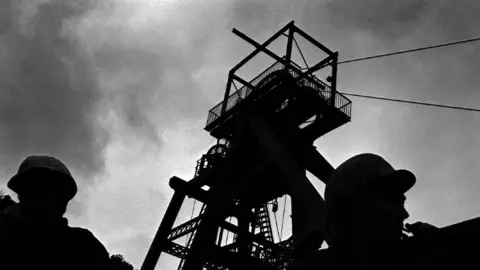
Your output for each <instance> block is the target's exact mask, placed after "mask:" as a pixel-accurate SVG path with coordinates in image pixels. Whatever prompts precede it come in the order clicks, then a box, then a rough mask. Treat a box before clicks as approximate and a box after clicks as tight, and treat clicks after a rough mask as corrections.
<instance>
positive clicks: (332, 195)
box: [325, 154, 416, 248]
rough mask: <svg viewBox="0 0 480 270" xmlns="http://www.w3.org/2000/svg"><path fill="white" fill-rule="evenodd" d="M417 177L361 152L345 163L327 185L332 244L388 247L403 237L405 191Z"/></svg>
mask: <svg viewBox="0 0 480 270" xmlns="http://www.w3.org/2000/svg"><path fill="white" fill-rule="evenodd" d="M415 181H416V180H415V176H414V175H413V173H411V172H409V171H406V170H395V169H393V167H392V166H391V165H390V164H389V163H388V162H387V161H385V159H383V158H382V157H380V156H378V155H374V154H360V155H357V156H354V157H352V158H350V159H348V160H347V161H345V162H344V163H343V164H341V165H340V166H339V167H338V168H337V169H336V170H335V171H334V172H333V174H332V175H331V177H330V179H329V180H328V182H327V185H326V188H325V201H326V204H327V230H328V232H329V235H328V240H329V245H332V246H333V245H337V246H338V245H342V243H345V244H347V243H350V242H351V241H362V242H368V243H364V244H365V245H368V244H372V245H378V246H379V248H382V247H383V248H386V247H387V246H388V245H394V244H395V243H398V241H400V240H401V237H402V229H403V222H404V220H405V219H407V218H408V212H407V211H406V210H405V207H404V202H405V195H404V194H405V192H407V191H408V190H409V189H410V188H411V187H412V186H413V185H414V184H415Z"/></svg>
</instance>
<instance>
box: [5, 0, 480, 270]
mask: <svg viewBox="0 0 480 270" xmlns="http://www.w3.org/2000/svg"><path fill="white" fill-rule="evenodd" d="M479 11H480V2H478V1H477V0H457V1H453V0H450V1H448V0H415V1H414V0H401V1H400V0H399V1H381V0H336V1H328V0H317V1H307V0H295V1H294V0H277V1H266V0H264V1H260V0H258V1H253V0H201V1H200V0H182V1H178V0H69V1H59V0H57V1H55V0H0V168H1V172H0V173H1V176H2V178H1V179H3V180H1V183H0V187H3V188H5V186H6V182H7V181H8V179H9V177H11V176H12V175H13V174H14V172H15V170H16V169H17V166H18V165H19V163H20V162H21V160H22V158H24V157H25V156H27V155H29V154H36V153H46V154H51V155H55V156H57V157H59V158H60V159H62V160H64V161H65V163H67V165H68V166H69V167H70V168H71V170H72V171H73V173H74V175H75V177H76V179H77V181H78V183H79V186H80V192H79V194H78V196H77V197H76V199H75V200H74V201H73V202H72V203H71V205H70V207H69V209H68V217H69V219H70V223H71V224H72V225H74V226H85V227H87V228H89V229H91V230H92V231H93V232H94V233H95V235H97V237H98V238H99V239H100V240H101V241H102V242H103V243H104V244H105V246H106V247H107V248H108V249H109V251H110V252H111V253H122V254H124V255H125V257H126V258H127V259H128V260H129V261H131V262H132V263H133V264H134V265H135V266H137V267H140V265H141V263H142V261H143V259H144V257H145V254H146V250H147V249H148V246H149V244H150V242H151V239H152V237H153V235H154V233H155V230H156V227H157V226H158V224H159V222H160V220H161V218H162V215H163V213H164V211H165V208H166V206H167V204H168V202H169V199H170V197H171V195H172V191H171V190H170V189H169V187H168V179H169V178H170V177H171V176H173V175H177V176H180V177H182V178H184V179H189V178H191V177H192V175H193V172H194V166H195V162H196V159H198V158H199V157H200V156H201V154H202V153H203V152H204V151H206V150H207V149H208V148H209V147H210V146H211V145H212V144H213V143H214V139H212V138H211V137H209V135H208V133H206V132H205V131H203V127H204V124H205V121H206V116H207V111H208V110H209V109H210V108H211V107H213V106H214V105H215V104H217V103H218V102H219V101H220V99H221V98H222V96H223V91H224V89H225V82H226V75H227V73H228V70H229V69H230V68H231V67H232V66H233V65H235V64H236V63H237V62H238V61H239V60H240V59H242V57H244V56H245V55H246V54H248V53H249V52H250V51H251V50H252V47H251V46H250V45H249V44H247V43H245V42H244V41H242V40H241V39H239V38H238V37H236V36H235V35H233V34H232V33H231V30H232V28H234V27H235V28H237V29H239V30H241V31H242V32H244V33H246V34H248V35H249V36H250V37H252V38H254V39H256V40H258V41H260V42H262V41H264V40H266V39H267V38H268V37H269V36H270V35H271V34H272V33H273V32H275V31H276V30H278V29H280V28H281V27H282V26H284V25H285V24H286V23H288V22H289V21H291V20H295V22H296V24H297V26H299V27H300V28H302V29H303V30H305V31H306V32H307V33H309V34H311V35H312V36H314V37H315V38H317V39H318V40H319V41H320V42H322V43H323V44H325V45H326V46H327V47H329V48H330V49H332V50H334V51H339V55H340V59H341V60H347V59H351V58H358V57H364V56H369V55H375V54H380V53H387V52H392V51H396V50H403V49H409V48H414V47H419V46H424V45H431V44H437V43H442V42H447V41H453V40H458V39H465V38H469V37H477V36H480V17H478V12H479ZM479 46H480V45H479V44H478V43H476V44H475V43H471V44H465V45H460V46H455V47H448V48H442V49H436V50H431V51H425V52H420V53H414V54H409V55H402V56H395V57H389V58H383V59H378V60H371V61H365V62H358V63H352V64H345V65H342V66H340V68H339V79H338V80H339V81H338V87H339V91H345V92H350V93H359V94H369V95H380V96H385V97H392V98H402V99H410V100H418V101H425V102H434V103H442V104H450V105H457V106H468V107H480V105H478V101H479V100H480V94H479V93H478V91H477V89H478V85H480V76H477V75H478V70H479V68H480V64H479V63H480V50H479ZM305 51H306V53H310V54H312V53H314V52H313V51H312V50H310V49H308V48H306V49H305ZM259 59H262V58H259ZM263 59H267V58H263ZM263 59H262V60H260V61H259V62H258V61H257V62H258V64H267V62H264V60H263ZM309 59H310V61H312V62H313V60H312V59H315V56H314V55H312V56H311V58H309ZM254 67H255V65H253V66H252V68H251V69H247V70H246V71H243V72H244V73H243V74H244V75H245V76H246V78H247V79H248V76H253V75H255V74H256V73H257V72H258V71H259V70H258V69H257V70H255V69H254ZM352 100H353V102H354V104H353V119H352V122H351V123H348V124H347V125H345V126H343V127H341V128H339V129H337V130H335V131H333V132H331V133H329V134H327V135H325V136H324V137H322V138H320V139H319V140H318V141H317V142H316V145H317V146H318V149H319V150H320V152H321V153H322V154H324V156H325V157H326V158H327V159H328V160H329V161H330V162H331V163H332V164H333V165H334V166H338V165H339V164H340V163H341V162H342V161H344V160H345V159H347V158H348V157H350V156H352V155H354V154H357V153H362V152H373V153H378V154H381V155H383V156H384V157H385V158H386V159H387V160H389V161H390V162H391V163H392V164H393V166H395V167H398V168H407V169H410V170H411V171H413V172H414V173H415V174H416V175H417V178H418V183H417V185H416V186H415V187H414V188H413V189H412V190H411V191H410V192H409V196H408V201H407V208H408V210H409V212H410V213H411V218H410V220H411V221H416V220H423V221H427V222H430V223H432V224H435V225H438V226H444V225H448V224H451V223H454V222H458V221H461V220H465V219H468V218H472V217H476V216H478V215H479V214H480V210H479V209H480V199H478V196H477V194H478V192H479V191H480V183H479V182H478V181H477V175H479V174H480V169H479V168H480V167H479V166H478V164H480V137H479V136H476V135H477V134H480V126H479V125H478V124H479V121H480V114H479V113H474V112H465V111H455V110H449V109H439V108H431V107H420V106H417V105H406V104H399V103H388V102H385V101H374V100H366V99H359V98H352ZM312 181H314V184H315V186H316V187H317V188H318V190H319V191H320V192H322V191H323V186H322V184H321V183H320V182H319V181H318V180H315V179H312ZM189 206H191V202H189ZM190 210H191V207H190V208H189V207H186V209H184V210H182V217H183V218H186V217H188V215H189V211H190ZM161 264H162V265H163V266H164V268H162V269H171V268H173V267H174V261H173V260H171V259H170V258H168V257H163V258H162V259H161Z"/></svg>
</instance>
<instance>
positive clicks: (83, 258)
mask: <svg viewBox="0 0 480 270" xmlns="http://www.w3.org/2000/svg"><path fill="white" fill-rule="evenodd" d="M8 187H9V188H10V189H11V190H13V191H14V192H16V193H17V194H18V198H19V201H20V202H19V204H18V205H17V206H16V207H13V208H10V209H9V210H8V211H7V213H2V214H0V239H1V240H0V241H1V242H0V243H1V244H0V269H2V270H3V269H5V270H7V269H8V270H10V269H52V270H56V269H109V254H108V252H107V250H106V249H105V247H104V246H103V245H102V243H100V241H99V240H98V239H97V238H95V236H94V235H93V234H92V233H91V232H90V231H88V230H87V229H83V228H73V227H69V226H68V220H67V219H66V218H64V217H63V215H64V214H65V211H66V209H67V204H68V202H69V201H70V200H71V199H72V198H73V197H74V196H75V194H76V193H77V185H76V183H75V180H74V179H73V177H72V176H71V174H70V172H69V170H68V169H67V167H66V166H65V165H64V164H63V163H62V162H61V161H59V160H58V159H56V158H54V157H49V156H30V157H28V158H27V159H25V160H24V161H23V162H22V164H21V165H20V168H19V169H18V173H17V174H16V175H15V176H13V177H12V178H11V179H10V181H9V182H8Z"/></svg>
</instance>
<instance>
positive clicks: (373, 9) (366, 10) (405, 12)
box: [324, 0, 429, 39]
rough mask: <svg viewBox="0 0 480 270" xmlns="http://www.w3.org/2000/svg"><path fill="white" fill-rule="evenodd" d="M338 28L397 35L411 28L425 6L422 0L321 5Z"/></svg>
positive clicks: (380, 35)
mask: <svg viewBox="0 0 480 270" xmlns="http://www.w3.org/2000/svg"><path fill="white" fill-rule="evenodd" d="M324 8H325V9H326V10H327V12H328V14H329V15H328V17H329V18H330V23H331V24H332V26H334V27H335V28H338V29H348V28H354V29H364V30H369V31H372V33H373V34H374V35H376V36H377V37H378V38H380V39H391V38H398V37H401V36H404V35H408V34H409V33H410V32H412V31H415V30H416V28H417V27H418V23H419V22H420V21H421V20H422V19H423V16H425V14H426V13H427V10H428V8H429V5H428V2H427V1H424V0H404V1H382V0H365V1H351V0H340V1H329V2H327V4H325V7H324Z"/></svg>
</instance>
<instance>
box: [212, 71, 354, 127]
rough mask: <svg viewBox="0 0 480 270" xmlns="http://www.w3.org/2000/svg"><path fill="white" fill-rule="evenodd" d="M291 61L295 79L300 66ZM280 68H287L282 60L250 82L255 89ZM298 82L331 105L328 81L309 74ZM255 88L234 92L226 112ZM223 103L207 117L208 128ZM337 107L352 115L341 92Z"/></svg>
mask: <svg viewBox="0 0 480 270" xmlns="http://www.w3.org/2000/svg"><path fill="white" fill-rule="evenodd" d="M291 63H292V65H293V66H294V68H290V69H288V71H289V74H290V75H291V76H292V77H293V78H294V79H295V78H298V77H299V75H300V72H299V70H300V67H299V66H298V65H297V64H296V63H294V62H291ZM280 70H285V65H283V64H282V63H281V62H275V63H274V64H272V65H271V66H270V67H268V68H267V69H265V70H264V71H263V72H262V73H260V74H259V75H257V76H256V77H255V78H254V79H252V80H251V81H250V82H249V83H250V85H251V86H252V87H254V89H255V87H256V86H257V85H258V83H259V82H261V81H262V80H263V79H265V78H266V77H267V76H268V75H270V74H272V73H273V72H275V71H280ZM298 83H299V84H300V85H303V86H307V87H311V88H313V89H315V90H317V91H318V92H319V94H320V95H321V97H322V98H323V99H324V100H325V101H326V102H327V104H328V105H331V104H330V103H331V95H332V90H331V88H330V87H329V86H328V85H327V84H326V83H324V82H323V81H321V80H320V79H318V78H317V77H315V76H308V77H305V78H302V79H301V80H299V81H298ZM254 89H251V88H250V87H249V86H247V85H244V86H243V87H241V88H240V89H238V90H237V91H235V92H234V93H233V94H231V95H230V96H229V97H228V99H227V106H226V110H225V114H227V113H229V112H230V111H232V109H233V108H235V107H236V106H237V105H238V104H240V103H241V102H242V101H243V100H245V99H246V98H247V97H249V96H250V95H251V94H252V93H253V92H254ZM223 103H224V101H222V102H220V103H219V104H217V105H216V106H215V107H213V108H212V109H211V110H210V111H209V113H208V117H207V125H206V126H207V128H208V127H209V126H211V125H212V124H213V123H214V122H215V121H216V120H217V119H218V118H219V117H220V116H221V113H222V106H223ZM335 108H337V109H339V110H340V111H342V112H343V113H344V114H345V115H346V116H347V117H348V118H350V117H351V101H350V100H349V99H348V98H347V97H345V96H344V95H342V94H341V93H339V92H336V93H335Z"/></svg>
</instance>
